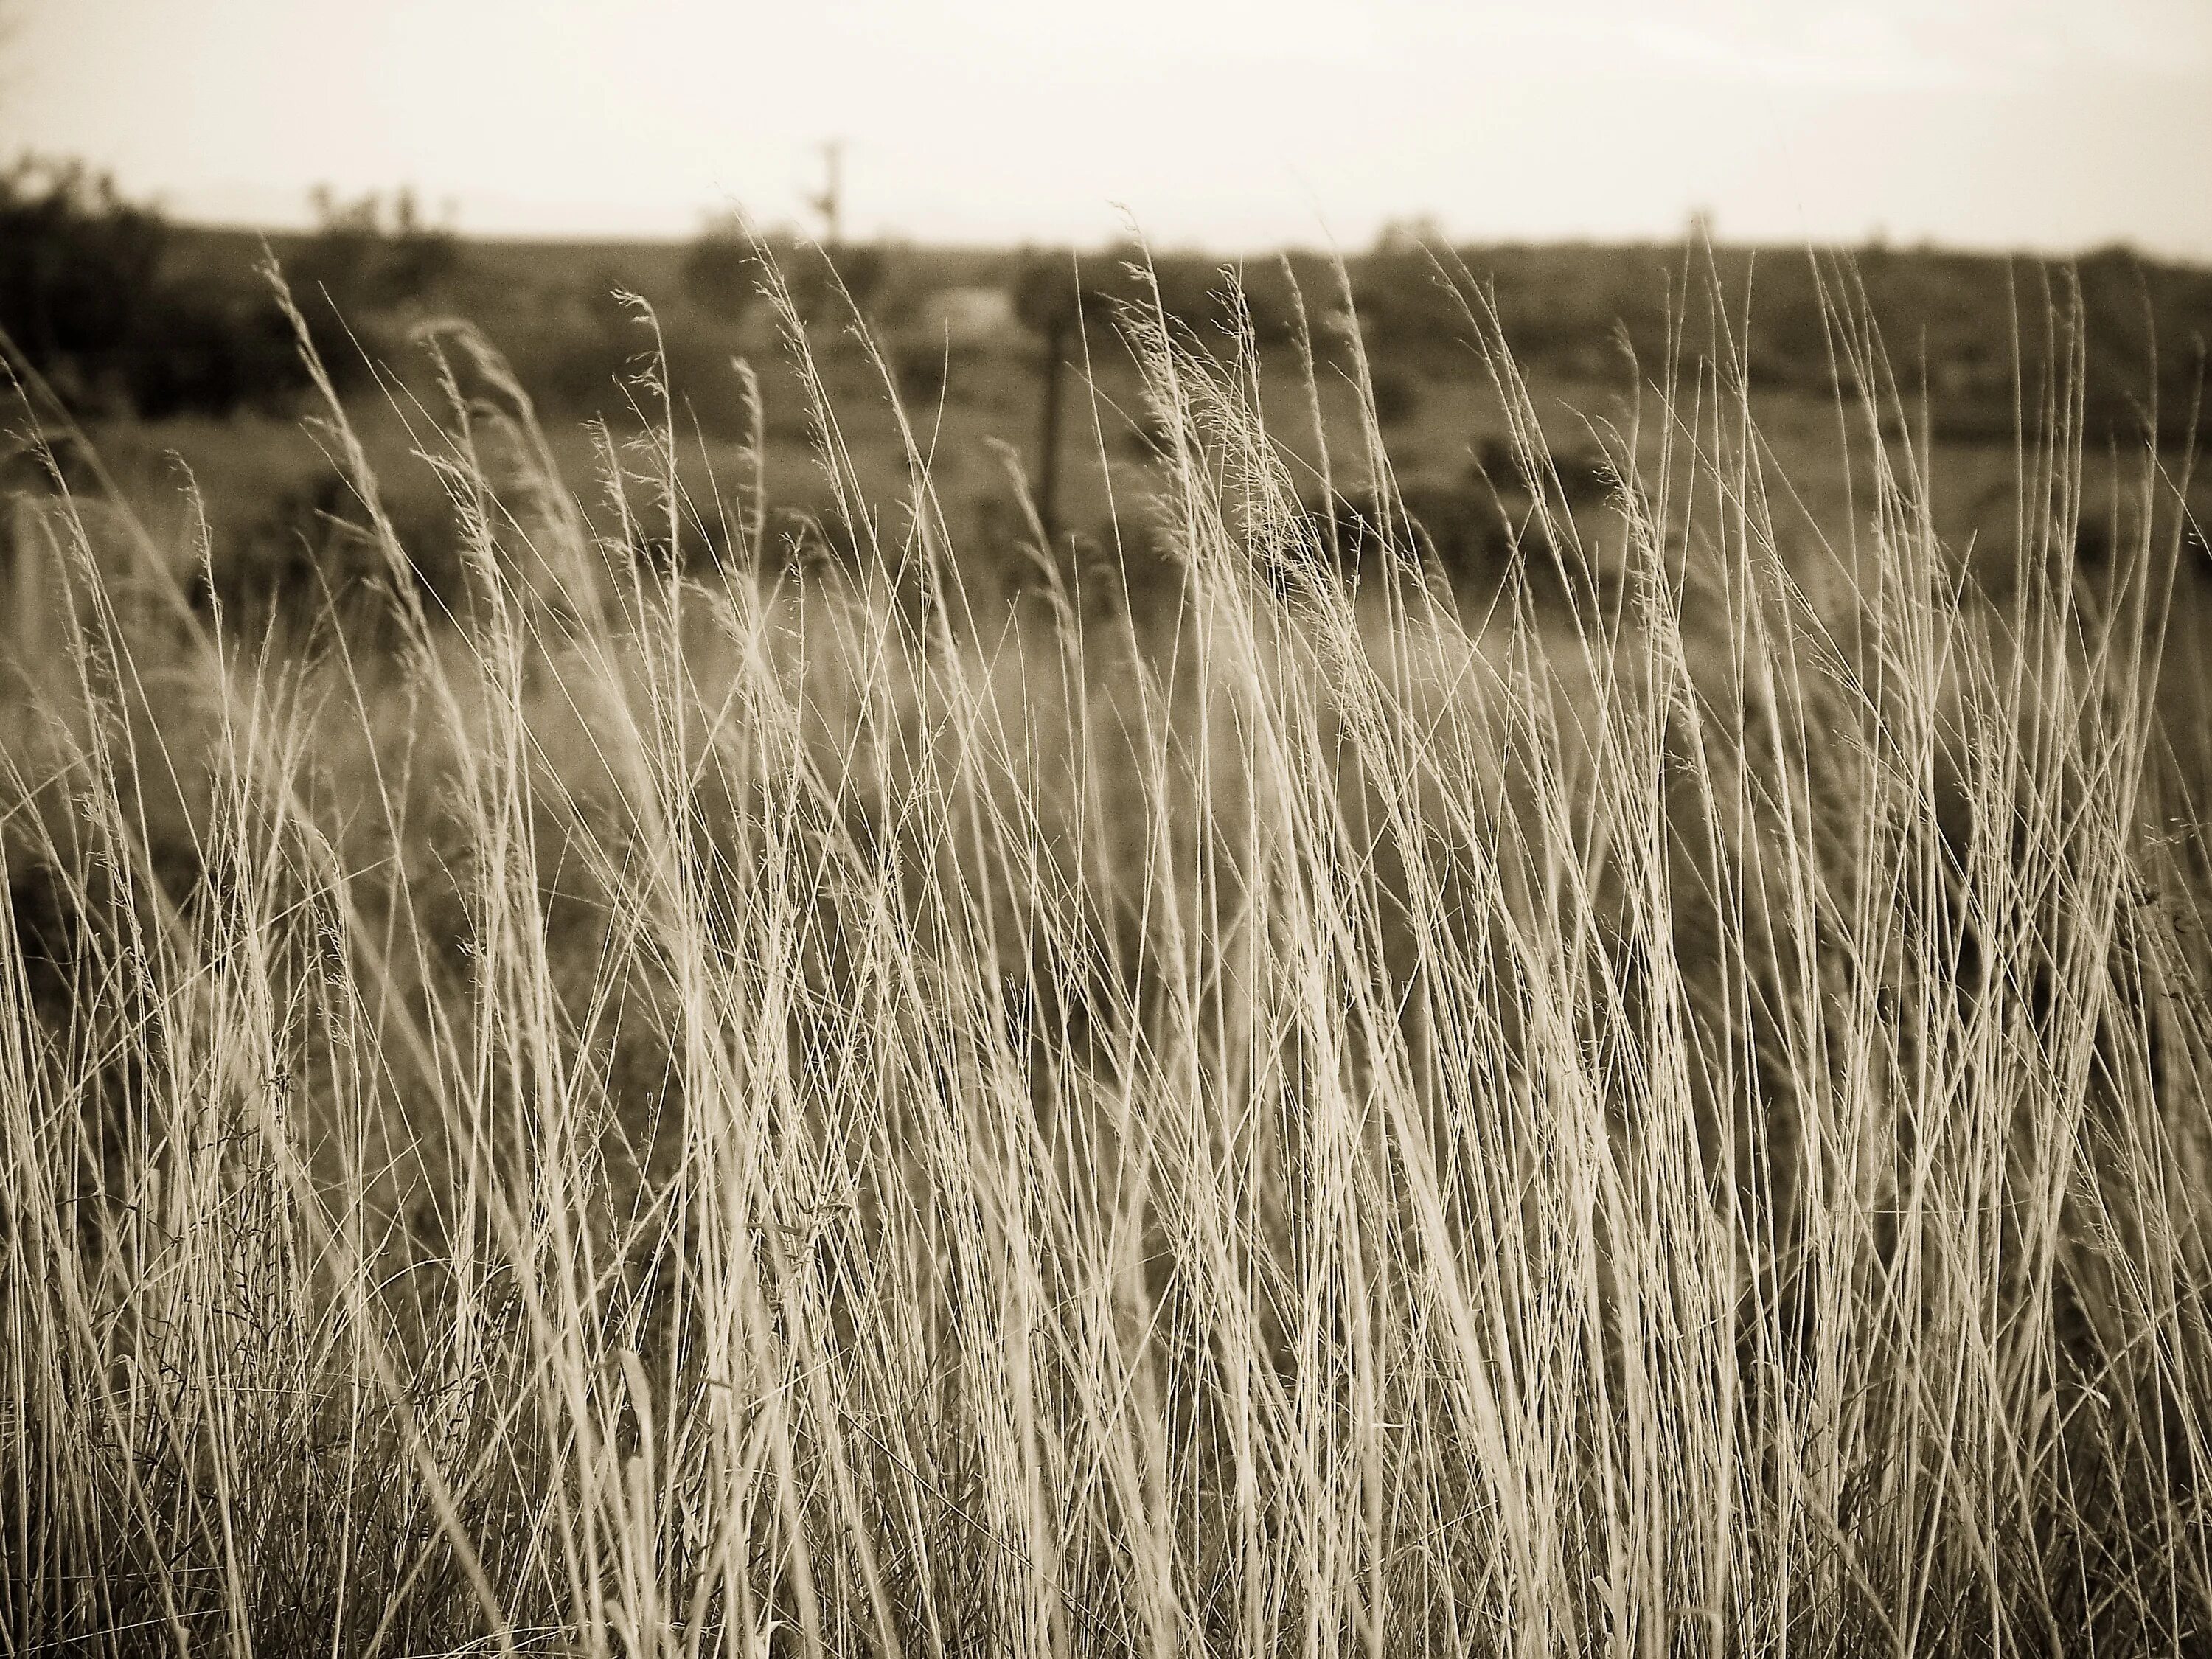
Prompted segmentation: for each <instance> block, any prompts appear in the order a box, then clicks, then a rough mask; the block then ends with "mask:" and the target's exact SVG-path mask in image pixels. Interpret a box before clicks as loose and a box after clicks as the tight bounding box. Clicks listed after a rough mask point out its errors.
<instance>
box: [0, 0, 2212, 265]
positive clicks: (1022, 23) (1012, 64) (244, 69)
mask: <svg viewBox="0 0 2212 1659" xmlns="http://www.w3.org/2000/svg"><path fill="white" fill-rule="evenodd" d="M0 16H4V17H7V18H8V19H9V20H10V21H9V27H8V28H7V31H6V33H5V34H4V36H0V149H5V150H8V151H15V150H19V149H26V148H28V149H37V150H40V151H45V152H49V153H58V154H68V155H81V156H83V157H85V158H86V159H88V160H89V161H94V162H96V163H98V164H100V165H103V166H106V167H112V168H113V169H114V171H115V172H116V173H117V174H118V178H119V179H120V180H121V182H122V183H123V185H125V188H126V189H127V190H129V191H133V192H136V193H151V194H155V195H158V196H159V197H161V198H162V199H163V200H164V201H165V202H166V203H167V204H168V205H169V206H170V208H171V209H172V210H174V211H176V212H178V213H180V214H183V215H185V216H193V217H203V218H213V219H220V220H226V221H234V222H257V223H264V224H272V225H273V224H282V223H289V222H301V221H302V220H304V219H305V217H306V216H307V200H308V191H309V190H310V188H311V187H312V186H313V185H316V184H318V183H321V184H327V185H331V187H333V188H334V189H336V190H337V191H339V192H341V193H342V194H343V193H356V192H360V191H368V190H371V189H378V188H386V187H390V186H393V185H401V184H405V185H411V186H412V187H414V188H415V189H416V191H417V192H418V194H419V196H420V197H421V198H422V200H423V202H424V203H425V204H426V205H428V207H429V208H430V209H431V210H433V212H438V211H441V210H447V209H448V208H449V209H450V211H451V212H452V213H453V216H454V219H455V222H457V224H458V225H459V228H462V229H464V230H466V231H473V232H483V233H562V234H617V235H629V234H664V233H665V234H684V233H686V232H688V231H690V229H692V228H695V227H696V225H697V224H698V222H700V219H701V217H702V215H703V214H704V213H706V212H708V211H709V210H713V209H714V208H716V207H717V206H718V205H724V204H732V203H736V204H742V205H743V206H744V208H745V209H746V210H748V211H750V212H751V213H752V214H753V215H754V216H756V217H757V218H758V219H760V220H762V221H763V222H769V223H774V222H796V223H801V224H806V223H809V221H808V220H807V216H806V210H805V197H806V194H807V192H808V191H810V190H811V189H812V188H814V187H815V186H816V185H817V183H818V175H819V169H820V166H821V159H820V155H819V153H818V150H817V148H816V147H817V143H819V141H821V140H823V139H825V138H830V137H837V138H841V139H842V140H843V141H844V143H845V147H846V148H845V156H846V163H845V165H846V179H847V188H846V225H847V230H848V234H860V235H872V234H902V235H907V236H911V237H915V238H917V239H921V240H963V241H1015V240H1038V241H1043V240H1054V241H1059V240H1073V241H1079V242H1086V243H1087V242H1094V241H1098V240H1104V239H1106V238H1108V237H1109V236H1111V235H1113V234H1115V233H1116V232H1117V231H1118V230H1119V229H1120V228H1121V225H1122V223H1123V213H1124V210H1126V211H1127V214H1128V215H1131V216H1133V217H1134V219H1135V220H1136V222H1137V223H1138V224H1139V226H1140V227H1141V228H1142V229H1143V230H1144V231H1145V233H1146V234H1147V235H1148V236H1149V237H1150V238H1151V239H1152V240H1153V241H1154V242H1156V243H1158V244H1160V245H1164V246H1175V245H1180V244H1186V243H1203V244H1206V245H1210V246H1219V247H1224V248H1231V247H1255V246H1277V245H1281V244H1285V243H1291V242H1297V243H1306V244H1314V243H1320V242H1323V241H1326V240H1329V239H1331V238H1333V239H1334V240H1336V241H1338V242H1339V243H1340V244H1342V245H1344V246H1360V245H1363V244H1364V243H1365V242H1366V241H1367V240H1370V238H1371V237H1372V236H1373V234H1374V233H1375V231H1376V228H1377V227H1378V226H1379V225H1380V224H1381V223H1382V222H1383V221H1385V220H1386V219H1389V218H1391V217H1394V216H1411V215H1416V214H1424V213H1425V214H1429V215H1432V216H1434V217H1435V219H1436V220H1437V222H1438V223H1439V224H1440V225H1441V226H1442V227H1443V229H1444V230H1445V231H1446V232H1447V233H1448V234H1451V235H1453V236H1455V237H1460V238H1465V239H1468V240H1492V239H1513V238H1529V239H1534V238H1550V237H1559V236H1591V237H1598V238H1608V239H1610V238H1620V237H1634V236H1641V235H1654V234H1656V235H1671V234H1677V233H1678V232H1679V231H1680V228H1681V227H1682V225H1683V223H1684V222H1685V221H1686V216H1688V214H1689V213H1690V212H1691V211H1692V210H1694V209H1700V208H1702V209H1705V210H1709V211H1710V212H1711V214H1712V215H1713V216H1714V221H1715V223H1716V227H1717V232H1718V234H1720V235H1721V236H1722V237H1723V238H1725V239H1729V240H1739V239H1741V240H1778V241H1785V242H1794V241H1802V240H1838V239H1840V240H1859V239H1862V238H1863V237H1866V236H1868V235H1869V234H1875V233H1877V232H1879V233H1881V234H1887V235H1888V236H1889V237H1890V238H1892V239H1893V240H1898V241H1911V240H1919V239H1921V238H1923V237H1927V238H1933V239H1935V240H1939V241H1942V242H1948V243H1957V244H1964V245H1969V246H2012V247H2027V248H2035V249H2039V250H2049V251H2067V250H2073V249H2078V248H2082V247H2087V246H2095V245H2098V244H2101V243H2106V242H2110V241H2114V240H2128V241H2131V242H2134V243H2136V244H2137V245H2138V246H2142V247H2145V248H2147V249H2150V250H2153V251H2155V252H2163V253H2168V254H2176V255H2181V256H2185V257H2191V258H2212V0H1853V3H1835V4H1829V3H1820V0H1539V3H1529V0H1516V3H1505V0H1456V3H1455V0H1104V3H1091V4H1084V5H1071V4H1066V3H1060V0H787V3H780V4H758V3H754V0H734V3H732V0H721V3H716V0H0Z"/></svg>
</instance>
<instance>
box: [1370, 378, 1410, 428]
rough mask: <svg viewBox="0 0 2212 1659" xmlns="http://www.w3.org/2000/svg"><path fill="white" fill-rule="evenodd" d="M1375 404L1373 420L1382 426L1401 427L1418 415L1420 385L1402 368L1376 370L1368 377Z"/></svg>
mask: <svg viewBox="0 0 2212 1659" xmlns="http://www.w3.org/2000/svg"><path fill="white" fill-rule="evenodd" d="M1369 391H1370V393H1371V394H1372V396H1373V398H1374V402H1375V418H1376V420H1378V421H1380V422H1382V423H1383V425H1384V426H1402V425H1404V424H1405V423H1406V422H1407V421H1410V420H1412V419H1413V416H1416V415H1418V414H1419V413H1420V409H1421V387H1420V383H1419V381H1418V380H1415V379H1414V378H1413V376H1412V375H1411V374H1407V373H1406V371H1405V370H1404V369H1402V368H1376V370H1374V372H1373V373H1372V374H1371V375H1370V377H1369Z"/></svg>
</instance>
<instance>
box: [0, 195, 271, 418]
mask: <svg viewBox="0 0 2212 1659" xmlns="http://www.w3.org/2000/svg"><path fill="white" fill-rule="evenodd" d="M175 240H176V236H175V233H174V231H173V229H172V228H171V226H170V224H169V223H168V222H167V220H166V219H165V218H164V217H163V216H161V214H160V213H158V212H156V211H155V210H153V209H151V208H149V207H146V206H143V205H141V204H137V203H133V202H130V201H126V200H125V198H124V197H122V195H121V194H120V193H119V192H118V191H117V189H116V187H115V183H114V180H113V179H111V178H110V177H108V176H107V175H106V174H105V173H95V172H93V171H92V170H91V169H89V168H87V167H83V166H82V165H81V164H79V163H76V162H73V161H49V160H46V159H43V158H40V157H35V156H33V157H26V158H24V159H21V160H19V161H16V162H15V164H14V165H12V166H11V167H9V168H7V169H6V171H4V172H0V329H4V330H5V331H6V332H7V335H8V337H9V340H11V341H12V342H13V343H14V345H15V349H16V350H17V351H18V352H19V353H21V356H22V358H23V360H24V361H25V362H27V364H28V365H29V367H30V368H32V369H33V370H35V371H36V372H37V373H38V374H40V376H42V377H43V378H44V379H45V380H46V382H47V383H48V385H50V386H52V389H53V390H54V392H56V393H57V394H58V396H59V397H60V398H61V399H62V401H63V402H64V404H67V405H68V406H69V407H70V408H71V409H74V410H78V411H80V412H86V413H109V412H121V411H124V410H131V411H135V412H137V413H138V414H141V415H144V416H166V415H173V414H194V413H206V414H221V413H227V412H228V411H229V410H233V409H235V408H238V407H240V405H242V404H268V403H272V402H277V401H281V400H282V399H283V398H286V397H288V396H289V395H290V393H291V392H293V391H294V390H295V389H296V388H297V387H298V386H300V385H301V384H302V383H303V382H304V380H305V375H304V374H303V373H302V371H301V366H300V363H299V360H298V356H297V354H296V353H295V352H294V351H293V349H292V348H291V343H290V339H289V330H288V329H287V328H286V327H285V325H284V321H283V316H282V314H281V313H279V312H278V310H277V309H276V305H275V303H274V301H273V298H272V296H271V295H270V290H269V289H268V287H267V285H266V284H265V283H263V282H262V281H261V280H260V279H259V278H258V276H255V275H254V273H253V271H252V269H251V267H250V266H248V265H245V264H240V265H238V266H236V267H234V268H233V269H231V270H228V271H226V272H222V273H217V272H213V271H197V272H183V271H179V270H176V269H175V268H174V261H173V258H172V254H173V247H174V242H175Z"/></svg>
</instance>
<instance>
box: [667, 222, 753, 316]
mask: <svg viewBox="0 0 2212 1659" xmlns="http://www.w3.org/2000/svg"><path fill="white" fill-rule="evenodd" d="M762 276H763V271H762V270H761V264H760V250H759V249H758V248H757V247H756V246H754V244H753V239H752V238H751V236H750V235H749V234H747V233H746V231H745V228H744V225H743V224H742V223H741V222H738V220H736V219H734V218H732V217H727V216H725V217H723V218H720V219H717V220H716V221H714V222H713V223H712V224H710V225H709V226H708V228H707V230H706V232H705V233H704V234H702V235H701V236H700V237H699V238H698V240H696V241H694V242H693V243H692V244H691V246H690V248H688V249H687V250H686V251H685V252H684V267H683V281H684V297H685V298H686V299H688V300H690V302H691V303H692V304H693V305H695V306H696V307H699V309H700V310H702V311H703V312H705V313H707V314H708V316H709V317H712V318H714V319H715V320H716V321H717V322H721V323H728V324H736V323H739V322H742V321H744V318H745V316H746V314H747V313H749V312H750V311H751V310H752V308H753V305H754V303H755V301H757V300H758V299H759V298H760V283H761V278H762Z"/></svg>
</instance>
